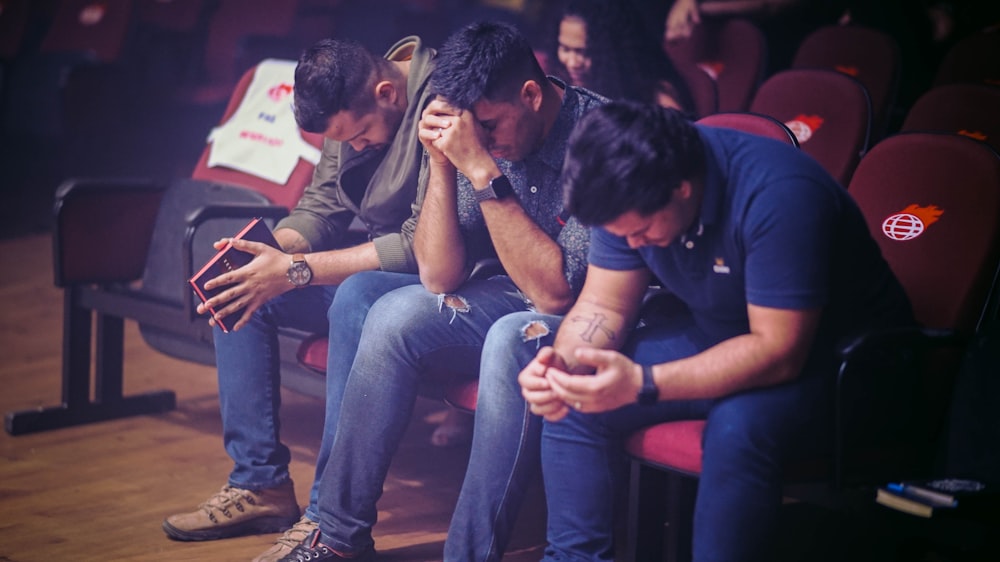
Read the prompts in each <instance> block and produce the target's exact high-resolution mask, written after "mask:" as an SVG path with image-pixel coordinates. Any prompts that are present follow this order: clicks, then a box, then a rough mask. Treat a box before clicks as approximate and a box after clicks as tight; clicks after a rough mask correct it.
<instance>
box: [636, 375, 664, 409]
mask: <svg viewBox="0 0 1000 562" xmlns="http://www.w3.org/2000/svg"><path fill="white" fill-rule="evenodd" d="M641 367H642V388H641V389H640V390H639V395H638V396H637V397H636V398H637V400H638V402H639V404H641V405H643V406H651V405H653V404H656V403H657V402H659V401H660V389H659V387H657V386H656V381H655V380H654V379H653V366H652V365H642V366H641Z"/></svg>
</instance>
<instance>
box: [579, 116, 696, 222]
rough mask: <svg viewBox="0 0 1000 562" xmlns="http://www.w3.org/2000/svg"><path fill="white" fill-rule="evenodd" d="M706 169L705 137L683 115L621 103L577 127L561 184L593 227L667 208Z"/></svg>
mask: <svg viewBox="0 0 1000 562" xmlns="http://www.w3.org/2000/svg"><path fill="white" fill-rule="evenodd" d="M704 170H705V149H704V146H703V145H702V142H701V137H700V136H699V135H698V130H697V129H696V128H695V126H694V124H693V123H691V121H690V120H689V119H688V118H687V117H686V116H685V115H684V114H683V113H681V112H680V111H677V110H676V109H668V108H665V107H661V106H659V105H656V104H644V103H638V102H633V101H616V102H612V103H609V104H607V105H604V106H601V107H596V108H594V109H592V110H590V111H589V112H587V114H586V115H584V116H583V118H582V119H580V121H579V122H578V123H577V125H576V127H575V128H574V129H573V132H572V134H570V138H569V145H568V147H567V149H566V161H565V164H564V165H563V171H562V180H561V181H562V185H563V192H564V194H565V197H566V207H567V209H568V210H569V212H570V213H572V214H573V216H575V217H576V218H577V220H579V221H580V222H582V223H583V224H586V225H590V226H593V225H603V224H607V223H609V222H611V221H613V220H615V219H617V218H618V217H620V216H621V215H623V214H625V213H627V212H629V211H636V212H638V213H639V214H641V215H643V216H648V215H650V214H652V213H654V212H656V211H658V210H660V209H662V208H663V207H665V206H666V205H667V204H668V203H670V199H671V197H672V196H673V192H674V190H675V189H677V188H678V187H679V186H680V185H681V182H682V181H683V180H691V179H693V178H696V177H699V176H701V175H703V174H704Z"/></svg>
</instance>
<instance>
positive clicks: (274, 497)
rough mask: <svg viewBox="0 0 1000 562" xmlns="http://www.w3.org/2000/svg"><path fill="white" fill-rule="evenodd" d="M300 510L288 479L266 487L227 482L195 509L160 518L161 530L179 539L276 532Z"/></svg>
mask: <svg viewBox="0 0 1000 562" xmlns="http://www.w3.org/2000/svg"><path fill="white" fill-rule="evenodd" d="M299 513H300V512H299V504H298V502H297V501H296V499H295V488H294V486H293V484H292V481H291V480H289V481H288V482H285V483H284V484H281V485H280V486H277V487H275V488H269V489H265V490H244V489H241V488H234V487H232V486H229V485H226V486H223V487H222V490H220V491H219V492H218V493H216V494H215V495H214V496H212V497H210V498H208V501H206V502H205V503H203V504H201V505H199V506H198V509H196V510H195V511H192V512H189V513H179V514H176V515H171V516H170V517H167V518H166V519H165V520H164V521H163V532H165V533H166V534H167V536H168V537H170V538H172V539H174V540H179V541H211V540H216V539H225V538H229V537H238V536H241V535H252V534H259V533H277V532H281V531H284V530H285V529H287V528H289V527H291V526H292V525H293V524H294V523H295V521H296V520H297V519H298V518H299Z"/></svg>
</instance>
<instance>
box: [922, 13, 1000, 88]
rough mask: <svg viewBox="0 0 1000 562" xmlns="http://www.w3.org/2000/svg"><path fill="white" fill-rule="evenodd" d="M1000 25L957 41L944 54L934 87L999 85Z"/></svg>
mask: <svg viewBox="0 0 1000 562" xmlns="http://www.w3.org/2000/svg"><path fill="white" fill-rule="evenodd" d="M997 53H1000V25H994V26H993V27H990V28H988V29H984V30H983V31H980V32H978V33H973V34H972V35H968V36H966V37H963V38H962V39H960V40H959V41H958V42H957V43H955V44H954V45H952V47H951V48H950V49H949V50H948V52H947V53H946V54H945V56H944V58H943V59H942V60H941V63H940V64H939V65H938V68H937V72H936V73H935V75H934V82H933V83H934V85H935V86H941V85H943V84H954V83H957V82H975V83H986V84H990V85H992V86H1000V55H998V54H997Z"/></svg>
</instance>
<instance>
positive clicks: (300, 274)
mask: <svg viewBox="0 0 1000 562" xmlns="http://www.w3.org/2000/svg"><path fill="white" fill-rule="evenodd" d="M288 280H289V281H291V282H292V285H295V286H296V287H302V286H304V285H308V284H309V281H312V270H311V269H309V265H308V264H307V263H306V262H304V261H297V262H293V263H292V265H291V267H289V268H288Z"/></svg>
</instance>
